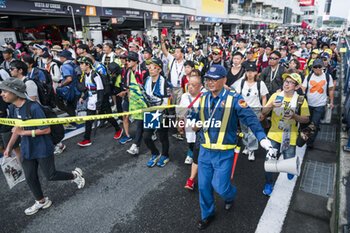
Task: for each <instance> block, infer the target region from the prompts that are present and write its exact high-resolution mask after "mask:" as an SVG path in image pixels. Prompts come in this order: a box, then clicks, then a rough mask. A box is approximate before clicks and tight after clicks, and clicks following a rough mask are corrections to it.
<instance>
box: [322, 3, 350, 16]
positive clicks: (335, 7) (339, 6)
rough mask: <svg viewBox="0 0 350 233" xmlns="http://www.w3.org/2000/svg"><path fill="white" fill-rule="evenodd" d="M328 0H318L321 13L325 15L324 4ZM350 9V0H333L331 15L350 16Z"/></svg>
mask: <svg viewBox="0 0 350 233" xmlns="http://www.w3.org/2000/svg"><path fill="white" fill-rule="evenodd" d="M325 2H326V0H318V3H319V4H318V5H319V9H318V12H319V15H323V12H324V4H325ZM349 9H350V0H332V4H331V12H330V16H338V17H342V18H346V19H347V18H348V14H349Z"/></svg>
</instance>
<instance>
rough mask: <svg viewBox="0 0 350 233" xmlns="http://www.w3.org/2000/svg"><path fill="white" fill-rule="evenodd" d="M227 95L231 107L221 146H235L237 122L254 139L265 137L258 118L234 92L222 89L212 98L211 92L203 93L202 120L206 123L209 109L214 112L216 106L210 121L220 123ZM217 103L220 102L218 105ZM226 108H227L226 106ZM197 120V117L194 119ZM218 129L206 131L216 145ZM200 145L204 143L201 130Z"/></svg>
mask: <svg viewBox="0 0 350 233" xmlns="http://www.w3.org/2000/svg"><path fill="white" fill-rule="evenodd" d="M228 95H232V96H233V97H234V98H233V101H232V106H231V112H230V117H229V120H228V124H227V128H226V130H225V136H224V140H223V144H229V145H235V144H236V137H237V125H238V120H240V121H242V122H243V124H245V125H247V126H248V127H249V128H250V129H251V130H252V131H253V133H254V135H255V137H256V138H257V139H258V140H259V141H260V140H261V139H263V138H265V137H266V134H265V132H264V129H263V128H262V126H261V124H260V122H259V120H258V118H257V117H256V115H255V113H254V112H253V111H252V110H251V109H250V108H249V106H248V104H247V103H246V102H245V101H244V99H243V97H242V96H241V95H239V94H237V93H236V92H234V91H227V90H225V89H223V90H222V91H221V92H220V94H219V95H218V96H217V97H215V98H213V96H212V94H211V92H206V93H203V96H202V98H203V97H204V96H206V98H205V105H204V106H205V109H204V118H205V120H206V121H207V120H208V119H209V118H210V117H209V108H210V107H211V108H212V111H213V110H214V108H215V106H217V108H216V110H215V112H214V115H213V117H212V121H214V122H215V121H221V119H222V117H223V114H224V108H225V102H226V98H227V96H228ZM209 101H210V103H209ZM218 101H220V102H219V103H218ZM226 107H227V106H226ZM200 108H201V106H200ZM196 118H197V119H199V115H198V116H197V117H196ZM219 131H220V127H210V128H209V130H208V133H209V138H210V142H211V143H216V142H217V138H218V135H219ZM200 143H201V144H203V143H205V139H204V134H203V130H202V131H201V139H200Z"/></svg>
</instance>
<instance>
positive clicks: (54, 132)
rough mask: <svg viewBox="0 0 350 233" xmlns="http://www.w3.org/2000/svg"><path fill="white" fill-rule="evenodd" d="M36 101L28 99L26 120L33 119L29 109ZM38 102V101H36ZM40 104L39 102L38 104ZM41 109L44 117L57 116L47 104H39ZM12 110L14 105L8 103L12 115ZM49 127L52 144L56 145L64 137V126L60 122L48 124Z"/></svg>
mask: <svg viewBox="0 0 350 233" xmlns="http://www.w3.org/2000/svg"><path fill="white" fill-rule="evenodd" d="M35 103H37V102H35V101H28V103H27V106H26V115H27V120H30V119H33V118H32V114H31V113H30V109H31V107H32V105H33V104H35ZM37 104H39V103H37ZM39 105H40V104H39ZM40 107H41V109H42V110H43V112H44V114H45V116H46V118H57V115H56V113H55V112H54V111H52V109H51V108H50V107H48V106H43V105H40ZM14 110H15V107H14V106H13V105H10V112H11V113H12V115H13V116H14ZM50 128H51V133H50V136H51V139H52V142H53V144H54V145H56V144H57V143H59V142H61V141H62V139H63V138H64V127H63V125H62V124H58V125H50Z"/></svg>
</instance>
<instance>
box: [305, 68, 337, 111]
mask: <svg viewBox="0 0 350 233" xmlns="http://www.w3.org/2000/svg"><path fill="white" fill-rule="evenodd" d="M333 86H334V85H333V79H332V76H331V75H329V85H328V87H329V88H331V87H333ZM303 87H307V88H308V89H307V93H306V97H307V103H308V104H309V106H311V107H321V106H325V105H326V104H327V79H326V75H325V74H324V73H322V75H320V76H316V75H315V74H312V75H311V78H310V82H309V83H308V85H307V78H305V79H304V82H303Z"/></svg>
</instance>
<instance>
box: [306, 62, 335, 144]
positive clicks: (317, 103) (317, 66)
mask: <svg viewBox="0 0 350 233" xmlns="http://www.w3.org/2000/svg"><path fill="white" fill-rule="evenodd" d="M302 89H303V92H304V93H305V94H306V97H307V101H308V104H309V108H310V117H311V118H310V119H311V121H312V122H314V123H315V125H316V132H315V134H314V135H313V137H312V138H311V139H310V140H309V141H308V148H310V149H312V148H313V143H314V141H315V138H316V136H317V132H318V128H319V125H320V121H321V118H322V116H323V114H324V111H325V107H326V105H327V102H328V99H329V108H331V109H333V107H334V84H333V78H332V76H331V75H329V74H325V73H324V72H323V61H322V60H321V59H316V60H315V61H314V63H313V65H312V72H311V74H309V75H308V76H307V78H305V79H304V82H303V85H302ZM328 97H329V98H328Z"/></svg>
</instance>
